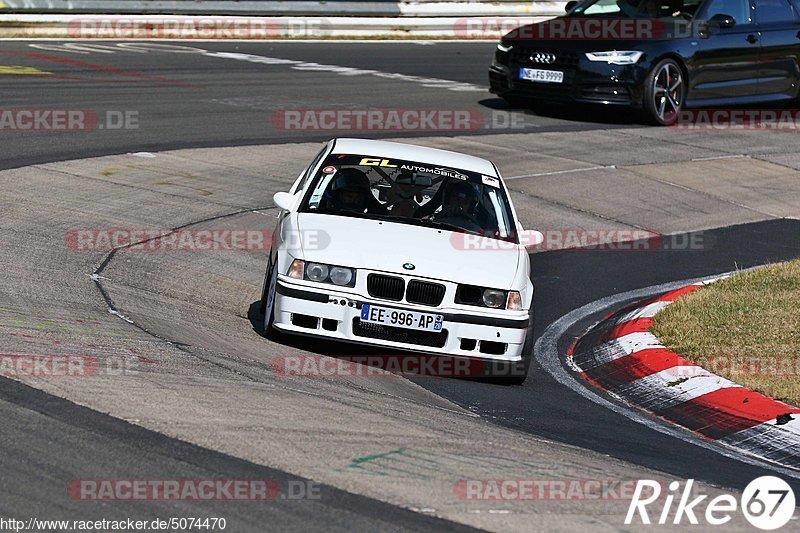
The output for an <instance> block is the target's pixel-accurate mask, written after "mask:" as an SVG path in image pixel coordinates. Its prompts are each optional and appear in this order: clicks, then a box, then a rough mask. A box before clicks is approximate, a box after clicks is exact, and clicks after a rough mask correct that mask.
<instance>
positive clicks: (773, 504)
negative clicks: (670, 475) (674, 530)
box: [625, 476, 795, 531]
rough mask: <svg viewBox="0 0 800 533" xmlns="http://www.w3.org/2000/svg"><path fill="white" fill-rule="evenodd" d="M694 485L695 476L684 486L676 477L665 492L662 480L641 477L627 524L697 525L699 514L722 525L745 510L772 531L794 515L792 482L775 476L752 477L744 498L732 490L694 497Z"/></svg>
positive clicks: (755, 522)
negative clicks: (709, 495) (663, 493)
mask: <svg viewBox="0 0 800 533" xmlns="http://www.w3.org/2000/svg"><path fill="white" fill-rule="evenodd" d="M693 485H694V480H693V479H690V480H688V481H687V482H686V484H685V485H684V487H683V488H682V489H681V483H680V482H679V481H673V482H672V483H670V484H669V491H668V492H667V493H666V495H662V493H661V492H662V491H661V484H660V483H659V482H658V481H653V480H650V479H640V480H639V481H638V482H637V484H636V489H635V490H634V493H633V498H631V504H630V506H629V507H628V514H627V515H626V516H625V525H631V524H632V523H634V522H636V521H641V523H642V524H652V523H657V524H660V525H665V524H673V525H680V524H685V523H686V522H688V523H689V524H692V525H697V524H699V523H700V520H698V517H699V518H700V519H705V523H707V524H709V525H713V526H721V525H724V524H727V523H728V522H730V521H731V520H732V518H733V516H734V515H735V514H736V513H737V512H739V511H741V513H742V514H744V517H745V518H746V519H747V521H748V522H749V523H750V524H751V525H752V526H753V527H756V528H758V529H762V530H765V531H771V530H775V529H778V528H781V527H783V526H785V525H786V524H787V523H788V522H789V521H790V520H791V519H792V516H793V515H794V511H795V495H794V491H793V490H792V487H790V486H789V484H788V483H786V482H785V481H784V480H782V479H781V478H778V477H775V476H762V477H759V478H756V479H754V480H753V481H751V482H750V483H749V484H748V485H747V487H745V489H744V491H743V492H742V497H741V501H737V500H736V498H735V497H733V496H731V495H730V494H721V495H719V496H716V497H715V498H713V499H711V500H710V501H706V498H708V495H706V494H702V495H699V496H697V497H695V498H692V496H694V494H693V493H692V492H693V491H692V487H693ZM703 508H704V510H703ZM651 513H653V514H652V515H651ZM684 519H685V521H684Z"/></svg>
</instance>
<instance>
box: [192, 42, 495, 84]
mask: <svg viewBox="0 0 800 533" xmlns="http://www.w3.org/2000/svg"><path fill="white" fill-rule="evenodd" d="M204 55H206V56H208V57H219V58H223V59H236V60H238V61H248V62H250V63H258V64H263V65H290V66H291V68H293V69H295V70H301V71H312V72H330V73H333V74H339V75H341V76H375V77H378V78H387V79H392V80H399V81H406V82H411V83H416V84H417V85H420V86H422V87H429V88H435V89H447V90H449V91H458V92H487V90H488V89H486V87H482V86H479V85H475V84H473V83H464V82H460V81H453V80H443V79H439V78H425V77H422V76H412V75H410V74H400V73H398V72H381V71H379V70H371V69H360V68H355V67H343V66H340V65H326V64H322V63H313V62H307V61H297V60H295V59H284V58H280V57H267V56H259V55H255V54H242V53H239V52H212V51H207V52H206V53H205V54H204Z"/></svg>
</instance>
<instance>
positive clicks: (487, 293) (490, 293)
mask: <svg viewBox="0 0 800 533" xmlns="http://www.w3.org/2000/svg"><path fill="white" fill-rule="evenodd" d="M505 303H506V293H505V292H504V291H497V290H494V289H484V290H483V305H485V306H486V307H494V308H500V307H503V306H504V305H505Z"/></svg>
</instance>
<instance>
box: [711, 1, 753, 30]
mask: <svg viewBox="0 0 800 533" xmlns="http://www.w3.org/2000/svg"><path fill="white" fill-rule="evenodd" d="M705 10H706V12H705V15H704V16H703V18H705V19H706V20H708V19H710V18H711V17H713V16H714V15H728V16H731V17H733V20H735V21H736V24H748V23H749V22H750V16H749V15H748V11H749V10H750V3H749V2H748V0H709V2H708V3H707V4H706V7H705Z"/></svg>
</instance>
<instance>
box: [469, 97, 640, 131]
mask: <svg viewBox="0 0 800 533" xmlns="http://www.w3.org/2000/svg"><path fill="white" fill-rule="evenodd" d="M478 104H480V105H482V106H484V107H488V108H489V109H492V110H495V111H518V112H523V113H525V114H526V115H532V116H538V117H546V118H554V119H559V120H567V121H570V122H585V123H593V124H612V125H629V126H642V125H645V122H644V121H643V120H642V117H641V115H640V114H639V112H638V111H636V110H633V109H628V108H625V107H616V106H604V105H599V104H598V105H591V104H576V103H570V104H562V103H550V102H547V103H546V104H544V103H539V104H537V103H534V102H531V104H530V105H526V106H524V107H515V106H512V105H511V104H509V103H508V102H506V101H505V100H503V99H502V98H485V99H483V100H480V101H479V102H478Z"/></svg>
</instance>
